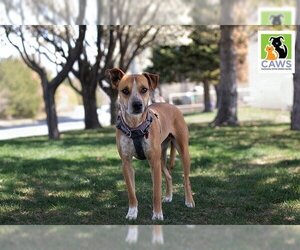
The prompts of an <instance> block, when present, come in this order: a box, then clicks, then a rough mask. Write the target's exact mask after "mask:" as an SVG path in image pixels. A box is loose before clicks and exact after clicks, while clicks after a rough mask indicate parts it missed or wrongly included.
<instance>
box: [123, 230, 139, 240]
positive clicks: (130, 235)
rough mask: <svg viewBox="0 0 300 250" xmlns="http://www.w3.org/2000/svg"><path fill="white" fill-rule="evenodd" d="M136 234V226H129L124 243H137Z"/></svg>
mask: <svg viewBox="0 0 300 250" xmlns="http://www.w3.org/2000/svg"><path fill="white" fill-rule="evenodd" d="M138 234H139V232H138V226H129V228H128V232H127V236H126V239H125V241H126V242H127V243H129V244H134V243H137V240H138Z"/></svg>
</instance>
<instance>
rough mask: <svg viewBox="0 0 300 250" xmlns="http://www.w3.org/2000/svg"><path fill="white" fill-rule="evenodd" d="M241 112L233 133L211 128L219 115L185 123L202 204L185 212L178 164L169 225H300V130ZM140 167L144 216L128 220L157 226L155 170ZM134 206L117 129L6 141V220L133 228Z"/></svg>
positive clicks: (1, 176) (0, 190)
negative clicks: (131, 212)
mask: <svg viewBox="0 0 300 250" xmlns="http://www.w3.org/2000/svg"><path fill="white" fill-rule="evenodd" d="M239 113H240V121H241V126H239V127H231V128H225V127H224V128H223V127H222V128H209V127H208V122H209V121H211V120H212V118H213V117H214V114H208V115H207V114H194V115H189V116H187V117H186V120H187V122H188V124H189V128H190V153H191V158H192V172H191V183H192V189H193V192H194V199H195V202H196V208H195V209H188V208H186V207H185V206H184V197H183V183H182V168H181V165H180V162H179V160H177V161H176V166H175V169H174V172H173V178H174V199H173V202H172V203H171V204H163V212H164V217H165V220H164V221H163V222H162V223H161V224H299V223H300V153H299V152H300V133H299V132H292V131H290V130H289V124H288V123H287V121H288V116H289V115H288V113H285V112H278V111H266V110H258V109H249V108H242V109H241V110H239ZM134 165H135V169H136V187H137V197H138V200H139V216H138V219H137V221H136V222H130V223H131V224H132V223H133V224H152V223H153V222H152V221H151V216H152V183H151V175H150V169H149V166H148V165H147V163H146V162H143V161H134ZM127 206H128V202H127V193H126V189H125V184H124V181H123V176H122V174H121V168H120V160H119V156H118V154H117V151H116V146H115V136H114V128H105V129H101V130H97V131H80V132H78V131H77V132H68V133H64V134H62V139H61V140H59V141H48V140H47V138H46V137H32V138H27V139H16V140H10V141H2V142H0V223H1V224H127V223H128V222H127V221H126V220H125V215H126V213H127V208H128V207H127ZM156 223H157V222H156Z"/></svg>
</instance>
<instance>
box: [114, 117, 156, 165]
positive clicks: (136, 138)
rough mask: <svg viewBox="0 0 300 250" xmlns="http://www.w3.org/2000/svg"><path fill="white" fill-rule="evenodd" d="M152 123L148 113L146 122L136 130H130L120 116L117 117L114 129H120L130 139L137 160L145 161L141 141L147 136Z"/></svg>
mask: <svg viewBox="0 0 300 250" xmlns="http://www.w3.org/2000/svg"><path fill="white" fill-rule="evenodd" d="M152 121H153V117H152V115H151V113H150V112H149V111H148V113H147V117H146V120H145V121H144V122H143V123H142V124H141V125H139V126H138V127H136V128H130V127H129V126H128V125H127V124H126V123H125V121H124V120H123V117H122V116H121V115H119V116H118V119H117V124H116V127H117V128H118V129H120V130H121V131H122V132H123V133H124V134H125V135H126V136H128V137H129V138H131V139H132V141H133V145H134V148H135V152H136V154H137V159H139V160H145V159H146V156H145V152H144V149H143V140H144V137H145V135H146V136H147V135H148V131H149V128H150V125H151V123H152Z"/></svg>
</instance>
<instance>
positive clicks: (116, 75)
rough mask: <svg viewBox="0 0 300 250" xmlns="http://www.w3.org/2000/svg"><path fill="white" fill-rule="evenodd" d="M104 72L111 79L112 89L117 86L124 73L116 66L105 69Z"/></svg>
mask: <svg viewBox="0 0 300 250" xmlns="http://www.w3.org/2000/svg"><path fill="white" fill-rule="evenodd" d="M105 74H106V75H107V76H108V77H109V79H110V81H111V85H112V87H113V88H114V89H117V88H118V84H119V82H120V80H121V79H122V78H123V76H124V75H125V73H124V72H123V71H122V70H120V69H118V68H113V69H107V70H106V71H105Z"/></svg>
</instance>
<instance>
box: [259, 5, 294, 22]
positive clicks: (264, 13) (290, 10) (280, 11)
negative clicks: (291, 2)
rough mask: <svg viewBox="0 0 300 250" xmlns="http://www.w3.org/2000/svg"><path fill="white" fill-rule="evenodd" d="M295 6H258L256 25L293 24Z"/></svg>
mask: <svg viewBox="0 0 300 250" xmlns="http://www.w3.org/2000/svg"><path fill="white" fill-rule="evenodd" d="M295 13H296V9H295V7H284V6H282V7H259V8H258V25H274V26H282V25H295V23H296V15H295Z"/></svg>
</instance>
